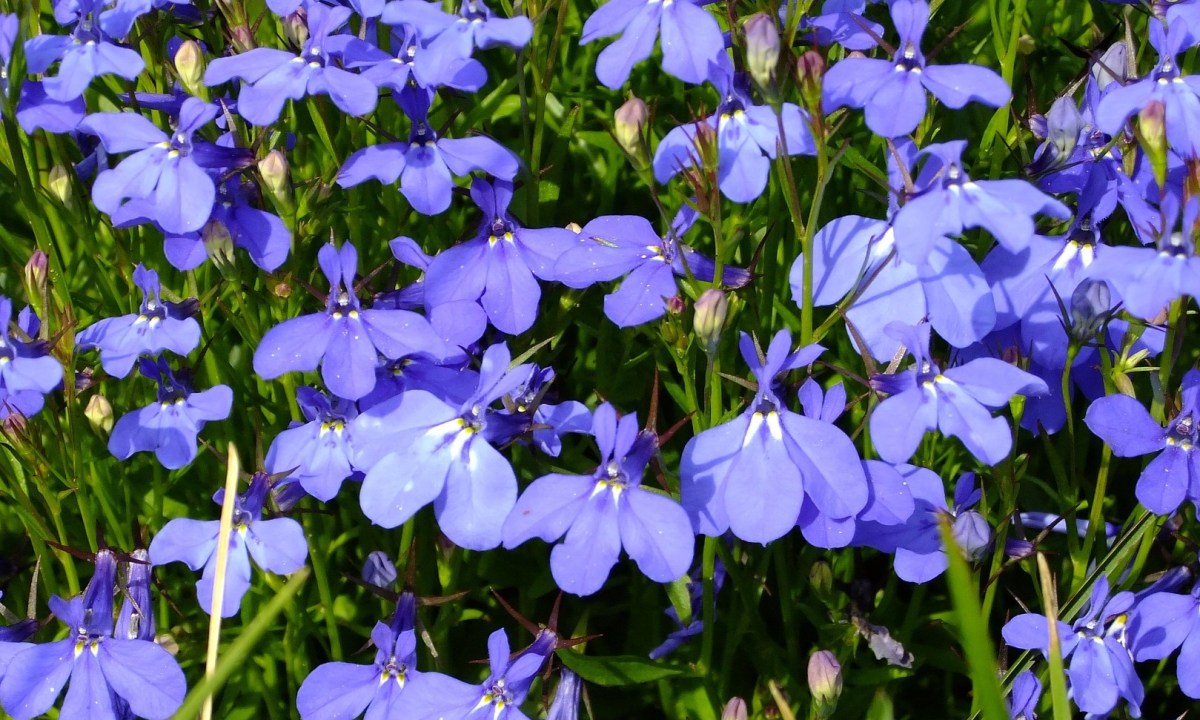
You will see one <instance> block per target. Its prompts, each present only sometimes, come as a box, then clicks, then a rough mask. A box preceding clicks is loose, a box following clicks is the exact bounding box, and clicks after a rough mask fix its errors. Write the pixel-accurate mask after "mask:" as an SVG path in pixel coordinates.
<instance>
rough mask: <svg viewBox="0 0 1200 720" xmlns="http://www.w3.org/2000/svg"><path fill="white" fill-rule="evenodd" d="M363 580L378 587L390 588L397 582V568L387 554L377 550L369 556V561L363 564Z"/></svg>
mask: <svg viewBox="0 0 1200 720" xmlns="http://www.w3.org/2000/svg"><path fill="white" fill-rule="evenodd" d="M362 579H363V580H364V581H366V582H368V583H370V584H371V585H374V586H376V587H382V588H386V587H390V586H391V584H392V583H394V582H396V566H395V564H393V563H392V559H391V558H389V557H388V556H387V553H385V552H384V551H382V550H375V551H373V552H371V554H369V555H367V561H366V563H364V564H363V570H362Z"/></svg>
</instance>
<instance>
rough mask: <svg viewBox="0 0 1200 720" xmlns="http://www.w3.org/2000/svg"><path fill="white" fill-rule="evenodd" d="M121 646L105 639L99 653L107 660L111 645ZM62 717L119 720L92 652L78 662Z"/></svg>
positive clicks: (110, 692) (98, 664) (116, 641)
mask: <svg viewBox="0 0 1200 720" xmlns="http://www.w3.org/2000/svg"><path fill="white" fill-rule="evenodd" d="M120 642H121V641H119V640H114V639H111V638H110V639H105V640H104V641H103V642H101V643H100V647H99V648H98V649H99V650H100V651H102V652H104V654H105V655H106V656H107V655H108V653H109V648H108V646H109V644H110V643H118V644H119V643H120ZM135 642H136V641H135ZM164 652H165V651H164ZM181 696H182V694H181ZM60 715H61V716H62V717H69V718H85V717H86V718H88V719H89V720H109V719H110V718H111V719H112V720H117V716H116V715H115V714H114V713H113V697H112V691H110V690H109V689H108V684H107V683H105V682H104V673H103V672H101V670H100V661H99V660H98V659H97V657H96V655H95V654H93V651H92V650H91V648H87V647H85V648H84V649H83V651H82V652H81V653H80V654H79V655H78V657H76V658H75V667H74V669H73V670H72V671H71V684H70V685H69V686H68V687H67V696H66V697H65V698H64V699H63V704H62V708H61V710H60ZM159 717H161V718H166V717H168V716H167V715H161V716H159Z"/></svg>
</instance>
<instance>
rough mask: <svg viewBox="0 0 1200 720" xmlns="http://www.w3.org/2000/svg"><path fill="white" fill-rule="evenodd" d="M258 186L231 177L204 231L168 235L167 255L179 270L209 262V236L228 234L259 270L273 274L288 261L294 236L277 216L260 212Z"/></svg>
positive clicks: (222, 187)
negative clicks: (206, 238) (207, 239)
mask: <svg viewBox="0 0 1200 720" xmlns="http://www.w3.org/2000/svg"><path fill="white" fill-rule="evenodd" d="M260 195H261V194H260V192H259V189H258V186H257V185H255V184H253V183H250V182H246V181H245V180H243V179H242V178H238V177H231V178H229V179H227V180H226V181H225V182H222V183H217V195H216V202H215V203H214V204H213V209H212V216H211V217H210V218H209V221H208V224H207V225H206V226H205V227H204V228H203V229H202V230H200V231H193V232H188V233H164V237H163V252H164V253H165V254H166V256H167V261H168V262H170V263H171V265H173V266H174V267H175V269H176V270H193V269H195V268H197V267H199V266H200V265H201V264H202V263H203V262H204V261H205V260H207V259H208V255H209V249H208V242H206V240H205V236H206V235H208V236H210V237H211V236H212V234H215V233H219V232H222V231H223V232H225V233H228V235H229V239H230V240H231V241H232V242H233V245H234V247H239V248H242V249H243V250H245V251H246V253H247V254H248V255H249V256H250V260H251V262H253V263H254V264H255V265H257V266H258V267H260V268H262V269H263V270H266V271H267V272H273V271H275V270H276V269H278V268H279V266H280V265H282V264H283V261H284V260H287V257H288V253H289V252H290V251H291V249H292V234H291V233H290V232H289V231H288V229H287V226H286V225H284V223H283V220H282V219H280V217H279V216H278V215H275V214H274V213H270V212H267V211H266V210H260V209H259V208H257V207H255V206H254V205H255V202H261V196H260Z"/></svg>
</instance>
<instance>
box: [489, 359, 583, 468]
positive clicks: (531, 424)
mask: <svg viewBox="0 0 1200 720" xmlns="http://www.w3.org/2000/svg"><path fill="white" fill-rule="evenodd" d="M553 380H554V368H540V367H538V366H537V365H533V366H532V369H531V370H530V372H529V379H528V380H527V381H526V382H525V383H524V384H523V385H521V386H519V387H517V388H515V389H514V390H513V391H512V392H511V393H510V394H509V395H508V396H507V397H506V398H505V401H504V409H503V410H502V411H499V412H496V413H495V414H493V415H492V422H494V423H497V424H498V425H500V426H504V425H507V429H499V430H497V432H496V440H497V442H499V443H501V444H508V443H510V442H520V441H532V443H533V445H534V446H535V447H537V449H538V450H540V451H541V452H543V453H545V454H547V455H549V456H551V457H558V455H559V453H560V452H562V436H563V435H566V434H569V433H590V432H591V429H592V424H593V420H592V412H591V410H588V408H587V406H586V405H584V404H583V403H581V402H578V401H575V400H568V401H566V402H564V403H558V404H552V403H546V402H543V400H544V399H545V397H546V393H547V390H548V389H549V385H550V383H551V381H553Z"/></svg>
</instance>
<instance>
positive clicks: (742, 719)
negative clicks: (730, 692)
mask: <svg viewBox="0 0 1200 720" xmlns="http://www.w3.org/2000/svg"><path fill="white" fill-rule="evenodd" d="M749 716H750V713H749V711H748V710H747V708H746V701H745V700H743V699H741V698H740V697H735V698H731V699H730V700H729V702H727V703H725V709H724V710H722V711H721V720H746V718H748V717H749Z"/></svg>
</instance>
